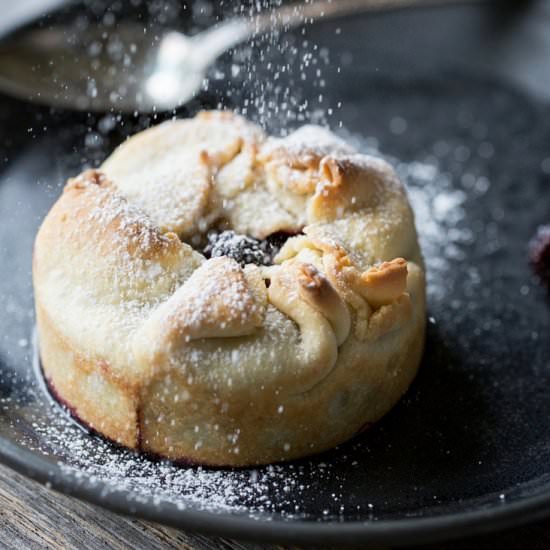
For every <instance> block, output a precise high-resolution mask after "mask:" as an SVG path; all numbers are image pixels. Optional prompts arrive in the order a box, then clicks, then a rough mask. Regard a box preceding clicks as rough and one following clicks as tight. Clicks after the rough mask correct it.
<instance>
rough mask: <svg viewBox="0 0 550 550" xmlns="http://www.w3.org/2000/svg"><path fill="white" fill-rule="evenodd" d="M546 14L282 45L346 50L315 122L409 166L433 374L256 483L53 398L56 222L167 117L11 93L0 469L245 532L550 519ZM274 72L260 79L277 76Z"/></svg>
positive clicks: (334, 63)
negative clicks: (49, 294) (81, 178)
mask: <svg viewBox="0 0 550 550" xmlns="http://www.w3.org/2000/svg"><path fill="white" fill-rule="evenodd" d="M546 5H547V4H545V3H543V4H538V5H536V6H527V7H526V8H525V11H523V12H521V11H520V12H513V11H505V10H504V9H503V8H502V7H500V8H498V11H497V9H496V8H492V7H490V6H489V7H483V8H481V7H474V6H470V7H462V8H456V9H451V8H449V9H440V10H421V11H419V12H415V13H405V12H402V13H394V14H391V15H379V16H370V17H354V18H349V19H345V20H341V21H339V22H338V23H330V24H329V23H324V24H322V25H321V24H320V25H316V26H314V27H310V28H309V29H308V31H307V39H308V40H309V44H308V45H306V46H304V45H303V44H302V42H303V38H302V37H301V35H300V33H299V32H297V33H295V34H293V35H289V36H288V37H281V38H280V40H287V39H288V40H289V41H291V42H292V43H293V44H295V45H296V47H297V48H298V51H300V50H299V49H300V48H303V47H306V48H310V49H311V47H312V46H311V44H314V43H316V44H319V46H320V48H328V49H329V50H330V56H329V57H330V62H329V63H328V64H326V65H325V64H322V66H320V68H321V69H322V71H321V73H322V76H321V77H317V78H315V79H310V80H309V81H308V82H306V84H300V72H301V68H300V66H299V65H300V64H299V63H298V62H296V63H293V64H292V65H291V67H290V71H289V74H288V76H286V77H285V78H288V79H290V80H292V79H293V78H294V79H295V84H294V86H295V88H296V89H295V92H296V94H297V95H300V94H301V96H302V97H303V98H306V99H309V100H310V106H309V110H310V111H315V110H316V105H314V104H315V102H319V95H322V98H321V100H320V104H319V105H320V107H322V108H327V107H332V108H333V114H332V116H330V117H329V122H330V123H331V125H332V126H333V127H334V128H336V129H338V130H339V131H341V132H342V133H343V134H345V135H347V136H348V137H351V138H352V139H354V140H355V141H356V142H357V144H358V145H359V146H360V147H361V148H363V149H365V150H370V149H373V148H374V149H377V150H379V151H380V152H381V154H383V155H385V156H388V157H390V158H391V159H392V161H393V162H394V163H396V165H397V166H398V169H399V171H400V173H401V174H402V176H403V178H404V179H405V181H406V182H407V185H408V186H409V190H410V194H411V199H412V201H413V203H414V206H415V208H416V210H417V222H418V228H419V231H420V233H421V237H422V241H423V245H424V250H425V254H426V257H427V263H428V267H429V279H430V280H429V299H430V313H429V314H430V322H429V330H428V340H427V349H426V354H425V358H424V362H423V365H422V368H421V371H420V374H419V376H418V378H417V380H416V382H415V383H414V385H413V387H412V388H411V390H410V391H409V393H408V394H407V396H406V397H405V398H404V399H403V400H402V402H401V403H400V404H399V405H398V406H397V407H396V408H395V409H394V410H393V411H392V412H391V413H390V414H389V415H388V416H387V417H386V418H385V419H384V420H383V421H382V422H380V424H379V425H377V426H375V427H374V428H372V429H371V430H370V431H369V432H368V433H366V434H365V435H363V436H361V437H360V438H357V439H355V440H354V441H352V442H350V443H348V444H346V445H343V446H342V447H341V448H339V449H336V450H334V451H332V452H330V453H326V454H324V455H322V456H318V457H315V458H313V459H309V460H303V461H299V462H296V463H293V464H287V465H277V466H273V467H269V468H262V469H259V470H253V471H252V470H239V471H224V470H215V471H212V470H201V469H193V468H189V469H184V468H176V467H174V466H171V465H169V464H165V463H159V462H154V461H151V460H149V459H147V458H140V457H136V456H135V455H133V454H131V453H129V452H126V451H124V450H121V449H118V448H116V447H114V446H113V445H111V444H110V443H108V442H105V441H104V440H102V439H101V438H100V437H97V436H95V435H93V434H89V433H87V432H85V431H84V430H83V429H82V428H80V427H79V426H78V425H77V424H76V423H74V422H73V421H72V420H70V418H69V417H68V416H67V415H66V414H65V413H64V412H63V411H62V410H61V409H60V408H59V407H58V406H57V405H56V404H55V403H53V402H52V401H51V399H50V398H49V396H48V395H47V393H46V392H45V391H44V389H43V386H42V384H41V382H40V377H39V376H37V372H36V365H35V366H33V344H32V342H33V325H34V321H33V298H32V286H31V278H30V271H31V254H32V243H33V239H34V235H35V232H36V230H37V227H38V225H39V223H40V221H41V219H42V218H43V216H44V215H45V213H46V212H47V210H48V208H49V207H50V205H51V204H52V202H53V201H54V200H55V198H56V197H57V196H58V194H59V192H60V189H61V186H62V184H63V182H64V179H65V178H66V177H67V176H68V175H70V174H74V173H75V172H77V171H79V170H80V169H81V168H82V167H83V166H86V165H94V164H97V163H98V162H99V161H100V160H101V159H102V158H103V157H104V156H105V155H106V154H107V153H108V151H109V150H110V149H111V148H112V147H113V146H114V145H115V144H116V143H118V142H119V141H120V140H121V139H123V138H124V136H125V135H127V134H129V133H132V132H133V131H135V130H137V129H140V128H143V127H145V126H147V125H149V124H152V123H154V122H156V121H155V120H153V119H151V118H150V117H135V118H132V117H130V118H126V119H119V120H117V119H116V114H115V115H112V114H110V115H106V116H101V115H98V116H96V115H84V114H75V113H69V112H61V111H51V110H49V109H47V108H42V107H36V106H31V105H30V104H26V103H23V102H19V101H15V100H12V99H9V98H7V97H1V98H0V144H1V147H0V152H1V155H0V163H1V164H0V166H1V169H0V266H1V276H0V369H1V371H0V459H1V460H3V461H4V462H6V463H7V464H9V465H11V466H13V467H14V468H16V469H17V470H19V471H21V472H23V473H25V474H27V475H29V476H31V477H34V478H36V479H39V480H41V481H42V482H47V483H49V484H51V485H52V486H53V487H55V488H57V489H59V490H61V491H63V492H67V493H70V494H73V495H75V496H78V497H80V498H83V499H86V500H89V501H92V502H95V503H98V504H100V505H102V506H105V507H108V508H111V509H113V510H116V511H119V512H123V513H126V514H135V515H137V516H140V517H144V518H148V519H151V520H154V521H157V522H161V523H166V524H170V525H174V526H176V527H182V528H186V529H194V530H201V531H204V532H208V533H217V534H223V535H227V536H232V537H241V538H252V539H261V540H272V541H293V542H299V541H301V542H320V543H324V544H330V543H343V542H348V543H349V542H353V543H358V542H384V543H388V544H399V545H405V544H412V543H418V542H423V541H432V540H437V539H442V538H451V537H456V536H461V535H467V534H472V533H477V532H481V531H489V530H492V529H497V528H500V527H504V526H510V525H513V524H519V523H522V522H525V521H528V520H534V519H536V518H538V517H540V516H542V515H545V514H547V513H548V512H549V511H550V341H549V339H548V334H549V328H550V305H549V303H548V300H547V298H546V294H545V292H544V291H543V289H542V288H540V287H539V286H538V284H537V283H536V281H535V280H534V279H533V278H532V276H531V274H530V271H529V266H528V264H527V257H526V244H527V241H528V239H529V238H530V236H531V234H532V233H533V232H534V230H535V228H536V226H537V225H538V224H540V223H543V222H547V221H549V220H550V192H549V189H548V187H549V185H550V116H549V115H550V108H549V105H548V103H547V100H546V99H545V98H544V97H543V93H544V91H545V87H544V82H545V79H548V73H549V72H550V70H549V68H548V67H544V66H541V65H540V62H539V61H540V59H550V57H546V58H545V57H544V55H543V53H546V55H547V56H548V50H547V49H546V50H545V48H546V45H545V44H544V41H540V40H539V39H538V38H537V37H540V34H539V30H538V29H539V25H540V24H541V21H543V22H546V23H548V20H547V19H545V17H546V16H547V11H548V10H547V8H546ZM501 6H502V5H501ZM338 29H340V30H338ZM525 33H527V35H528V36H530V37H531V38H530V40H531V42H530V45H529V50H530V53H529V56H528V57H525V52H524V51H523V50H522V47H523V46H522V44H524V43H525V40H524V37H525V36H526V35H525ZM487 44H491V45H492V47H491V48H490V49H489V48H488V47H487ZM541 49H542V53H541ZM269 51H270V52H271V53H268V57H269V56H270V55H272V56H273V60H274V63H281V59H280V54H279V53H277V52H276V51H271V50H269ZM324 55H325V54H324V52H322V53H321V56H324ZM495 60H499V63H500V65H498V64H497V63H496V61H495ZM504 60H508V61H507V62H506V63H504V62H503V61H504ZM230 63H231V60H230V59H229V58H227V59H224V60H222V61H221V62H220V67H219V70H220V71H224V70H226V69H229V68H230V67H229V64H230ZM514 63H515V65H514ZM518 66H520V67H521V70H516V68H517V67H518ZM262 67H266V64H265V62H262V63H260V64H258V66H257V75H256V78H258V79H259V80H260V81H263V82H270V81H273V75H272V73H270V72H269V71H267V72H266V74H263V73H262ZM338 67H340V68H338ZM537 68H538V69H537ZM493 69H494V70H493ZM534 69H537V70H538V71H539V73H538V76H537V75H536V74H535V73H534ZM264 70H265V69H264ZM307 70H314V72H316V67H313V69H311V68H307ZM229 72H230V71H229ZM270 75H271V76H270ZM533 75H535V76H533ZM235 78H238V75H235ZM322 80H324V81H325V82H324V84H323V82H322ZM224 86H225V87H224ZM268 88H269V89H268V92H269V93H271V94H277V93H278V92H277V89H276V87H274V86H271V87H270V86H268ZM228 90H231V94H229V93H228ZM249 91H250V90H248V91H247V89H246V85H245V84H243V85H242V86H241V85H240V84H238V83H237V84H236V85H233V86H230V87H229V88H227V86H226V84H225V81H223V80H221V81H218V83H217V84H214V85H213V86H212V88H211V89H210V91H209V93H208V94H203V95H201V97H200V98H198V99H197V101H196V102H195V104H193V105H191V106H189V107H188V109H184V110H182V112H181V113H179V114H181V115H185V114H188V113H189V112H193V111H195V110H196V109H198V108H199V107H200V106H212V105H215V104H216V103H217V101H218V99H219V98H221V100H222V101H223V103H224V104H226V105H228V106H230V107H231V106H234V105H238V104H242V103H240V102H241V101H242V94H246V93H249ZM340 101H341V102H342V105H341V107H339V106H338V103H339V102H340ZM271 109H273V107H271ZM251 115H252V116H256V117H258V116H259V115H258V112H257V111H256V110H255V109H251ZM340 121H341V122H342V124H341V128H340V125H339V122H340ZM267 123H268V125H270V126H274V127H276V126H278V125H281V123H285V120H284V117H281V116H273V117H270V118H269V119H268V120H267ZM296 123H297V121H290V122H289V124H290V125H295V124H296ZM350 383H353V381H350ZM99 398H100V396H98V399H99ZM320 414H322V411H320Z"/></svg>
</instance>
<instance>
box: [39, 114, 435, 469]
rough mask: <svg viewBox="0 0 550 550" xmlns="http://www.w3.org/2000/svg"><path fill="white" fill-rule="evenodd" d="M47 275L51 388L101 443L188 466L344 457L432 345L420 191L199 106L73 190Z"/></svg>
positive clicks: (48, 230)
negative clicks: (337, 452)
mask: <svg viewBox="0 0 550 550" xmlns="http://www.w3.org/2000/svg"><path fill="white" fill-rule="evenodd" d="M216 231H217V232H218V233H216ZM227 231H232V233H227ZM216 235H218V237H220V235H221V237H220V238H222V241H223V246H221V247H217V248H216ZM239 235H245V236H247V237H239ZM273 235H276V238H274V237H273ZM247 239H248V240H247ZM232 241H233V242H237V243H241V244H243V242H244V245H243V246H241V248H239V246H233V247H232V246H231V242H232ZM276 241H278V245H279V246H281V248H280V250H279V251H278V252H277V253H275V252H276V249H277V248H278V246H277V242H276ZM283 241H285V242H283ZM266 243H267V245H269V246H267V245H266ZM243 248H244V249H248V252H249V253H250V254H252V256H250V257H247V256H246V255H245V256H243V255H242V254H241V255H240V256H239V255H238V254H237V255H235V254H233V253H232V251H233V250H237V251H239V250H240V252H241V253H242V251H243ZM204 250H206V251H207V255H211V256H212V257H210V258H208V259H207V258H206V256H205V254H204V253H203V252H202V251H204ZM258 251H261V252H262V253H263V256H261V255H260V256H258V254H259V253H258ZM253 252H254V254H253ZM257 253H258V254H257ZM255 254H256V255H255ZM231 256H234V257H231ZM258 257H259V258H260V260H258ZM250 258H253V259H254V258H255V259H256V261H255V263H248V262H249V259H250ZM270 263H271V264H272V265H264V264H270ZM257 264H259V265H257ZM33 275H34V288H35V298H36V314H37V322H38V333H39V345H40V355H41V360H42V365H43V370H44V374H45V377H46V379H47V381H48V383H49V384H50V386H51V388H52V389H53V391H54V392H55V394H56V395H57V396H58V397H59V398H60V400H61V401H62V402H64V403H65V404H67V405H68V406H69V407H70V409H71V410H72V411H73V412H74V414H75V415H77V416H78V417H79V418H80V419H81V420H82V421H84V422H85V423H86V424H88V425H89V426H91V427H92V428H93V429H94V430H96V431H97V432H99V433H101V434H103V435H104V436H106V437H107V438H109V439H112V440H114V441H116V442H118V443H120V444H121V445H124V446H126V447H129V448H131V449H136V450H141V451H144V452H147V453H152V454H154V455H159V456H162V457H166V458H168V459H172V460H178V461H182V462H185V463H193V464H203V465H216V466H222V465H223V466H243V465H256V464H265V463H271V462H276V461H283V460H290V459H295V458H298V457H303V456H305V455H309V454H312V453H317V452H320V451H323V450H325V449H329V448H331V447H334V446H335V445H337V444H339V443H342V442H343V441H345V440H347V439H348V438H350V437H351V436H353V435H354V434H357V433H358V432H360V431H361V430H363V429H364V428H365V427H367V426H369V425H370V424H372V423H373V422H376V421H377V420H378V419H379V418H380V417H382V416H383V415H384V414H385V413H386V412H387V411H388V410H389V409H390V408H391V407H392V406H393V405H394V404H395V403H396V401H397V400H398V399H399V398H400V397H401V396H402V394H403V393H404V392H405V391H406V390H407V388H408V386H409V384H410V383H411V381H412V380H413V378H414V376H415V373H416V371H417V367H418V364H419V361H420V357H421V354H422V349H423V344H424V330H425V280H424V271H423V262H422V257H421V253H420V249H419V245H418V240H417V234H416V230H415V226H414V218H413V213H412V211H411V208H410V206H409V203H408V200H407V196H406V192H405V190H404V188H403V186H402V184H401V183H400V182H399V181H398V178H397V177H396V175H395V172H394V171H393V170H392V168H391V167H390V166H389V165H388V164H387V163H386V162H384V161H383V160H380V159H378V158H373V157H370V156H365V155H360V154H357V153H356V152H355V151H354V150H353V149H352V148H351V147H350V146H349V145H347V144H346V143H344V142H343V141H341V140H340V139H338V138H337V137H335V136H334V135H333V134H331V133H330V132H328V131H326V130H324V129H322V128H319V127H312V126H307V127H304V128H302V129H300V130H298V131H296V132H295V133H292V134H290V135H289V136H288V137H284V138H278V139H275V138H268V137H266V136H265V135H264V133H263V132H262V130H261V129H260V128H259V127H257V126H255V125H253V124H251V123H249V122H247V121H246V120H245V119H243V118H241V117H239V116H236V115H233V114H231V113H228V112H205V113H201V114H199V115H198V116H197V117H195V118H194V119H191V120H174V121H170V122H165V123H164V124H161V125H159V126H156V127H154V128H151V129H149V130H146V131H144V132H141V133H139V134H137V135H136V136H134V137H132V138H131V139H129V140H128V141H126V142H125V143H123V144H122V145H121V146H120V147H119V148H118V149H117V150H116V151H115V152H114V153H113V154H112V155H111V157H109V158H108V159H107V160H106V161H105V163H104V164H103V166H101V168H100V169H99V170H89V171H86V172H84V173H83V174H81V175H80V176H78V177H76V178H74V179H71V180H69V182H68V183H67V185H66V187H65V189H64V192H63V194H62V196H61V197H60V198H59V200H58V201H57V203H56V204H55V205H54V206H53V207H52V209H51V211H50V212H49V214H48V216H47V217H46V219H45V220H44V222H43V224H42V226H41V228H40V231H39V233H38V236H37V238H36V243H35V250H34V266H33Z"/></svg>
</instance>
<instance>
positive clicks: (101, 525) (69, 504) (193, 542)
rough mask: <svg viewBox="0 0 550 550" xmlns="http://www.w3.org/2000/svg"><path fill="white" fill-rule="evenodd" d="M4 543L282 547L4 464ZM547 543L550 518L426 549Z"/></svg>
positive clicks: (527, 547) (239, 549) (149, 549)
mask: <svg viewBox="0 0 550 550" xmlns="http://www.w3.org/2000/svg"><path fill="white" fill-rule="evenodd" d="M0 548H7V549H11V548H17V549H21V548H22V549H25V550H27V549H28V550H43V549H49V548H54V549H75V550H76V549H78V550H82V549H86V550H96V549H99V548H102V549H106V548H109V549H110V548H114V549H118V550H122V549H130V548H132V549H133V548H136V549H138V548H139V549H146V550H157V549H158V550H161V549H162V550H164V549H170V548H182V549H186V548H197V549H200V550H212V549H218V548H225V549H227V550H245V549H246V550H268V549H269V550H272V549H275V548H282V547H281V546H274V545H266V544H251V543H244V542H238V541H234V540H226V539H221V538H214V537H205V536H202V535H197V534H191V533H185V532H182V531H178V530H175V529H170V528H168V527H162V526H160V525H156V524H153V523H149V522H146V521H141V520H136V519H130V518H126V517H123V516H118V515H116V514H113V513H111V512H109V511H107V510H103V509H101V508H99V507H97V506H93V505H91V504H87V503H85V502H82V501H79V500H76V499H74V498H71V497H67V496H65V495H62V494H59V493H56V492H54V491H52V490H50V489H47V488H46V487H44V486H42V485H40V484H38V483H36V482H34V481H31V480H29V479H27V478H25V477H23V476H21V475H19V474H17V473H15V472H14V471H12V470H10V469H8V468H6V467H5V466H1V465H0ZM377 548H378V547H377ZM548 548H550V520H549V521H547V522H545V523H541V524H536V525H533V526H527V527H522V528H520V529H514V530H512V531H508V532H505V533H499V534H494V535H489V536H484V537H477V538H475V539H466V540H463V541H459V542H452V543H447V544H438V545H432V546H429V547H424V549H425V550H471V549H480V550H489V549H490V550H493V549H498V550H531V549H533V550H539V549H540V550H548ZM417 550H420V549H419V548H417Z"/></svg>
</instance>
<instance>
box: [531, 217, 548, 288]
mask: <svg viewBox="0 0 550 550" xmlns="http://www.w3.org/2000/svg"><path fill="white" fill-rule="evenodd" d="M529 261H530V263H531V266H532V267H533V271H534V272H535V273H536V274H537V276H538V277H539V279H540V280H541V282H542V283H543V284H545V285H546V286H547V287H548V289H549V290H550V225H542V226H540V227H539V228H538V230H537V233H536V235H535V236H534V237H533V238H532V239H531V242H530V243H529Z"/></svg>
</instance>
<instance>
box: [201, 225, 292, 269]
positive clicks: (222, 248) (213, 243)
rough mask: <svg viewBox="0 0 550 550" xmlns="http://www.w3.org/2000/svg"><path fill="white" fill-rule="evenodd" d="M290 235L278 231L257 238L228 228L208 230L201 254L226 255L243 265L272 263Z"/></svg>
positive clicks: (207, 255)
mask: <svg viewBox="0 0 550 550" xmlns="http://www.w3.org/2000/svg"><path fill="white" fill-rule="evenodd" d="M292 236H293V235H292V234H290V233H284V232H278V233H273V235H269V237H267V238H266V239H264V240H259V239H254V238H253V237H249V236H247V235H239V234H238V233H235V231H230V230H228V231H210V232H209V233H208V235H207V240H208V242H207V244H206V246H205V247H204V249H203V254H204V255H205V256H206V257H207V258H217V257H219V256H228V257H229V258H233V259H234V260H235V261H236V262H238V263H239V264H241V265H242V266H243V267H244V266H245V265H246V264H255V265H272V264H273V260H274V258H275V256H276V255H277V253H278V252H279V250H281V248H282V246H283V245H284V244H285V242H286V241H287V240H288V239H289V238H290V237H292Z"/></svg>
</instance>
